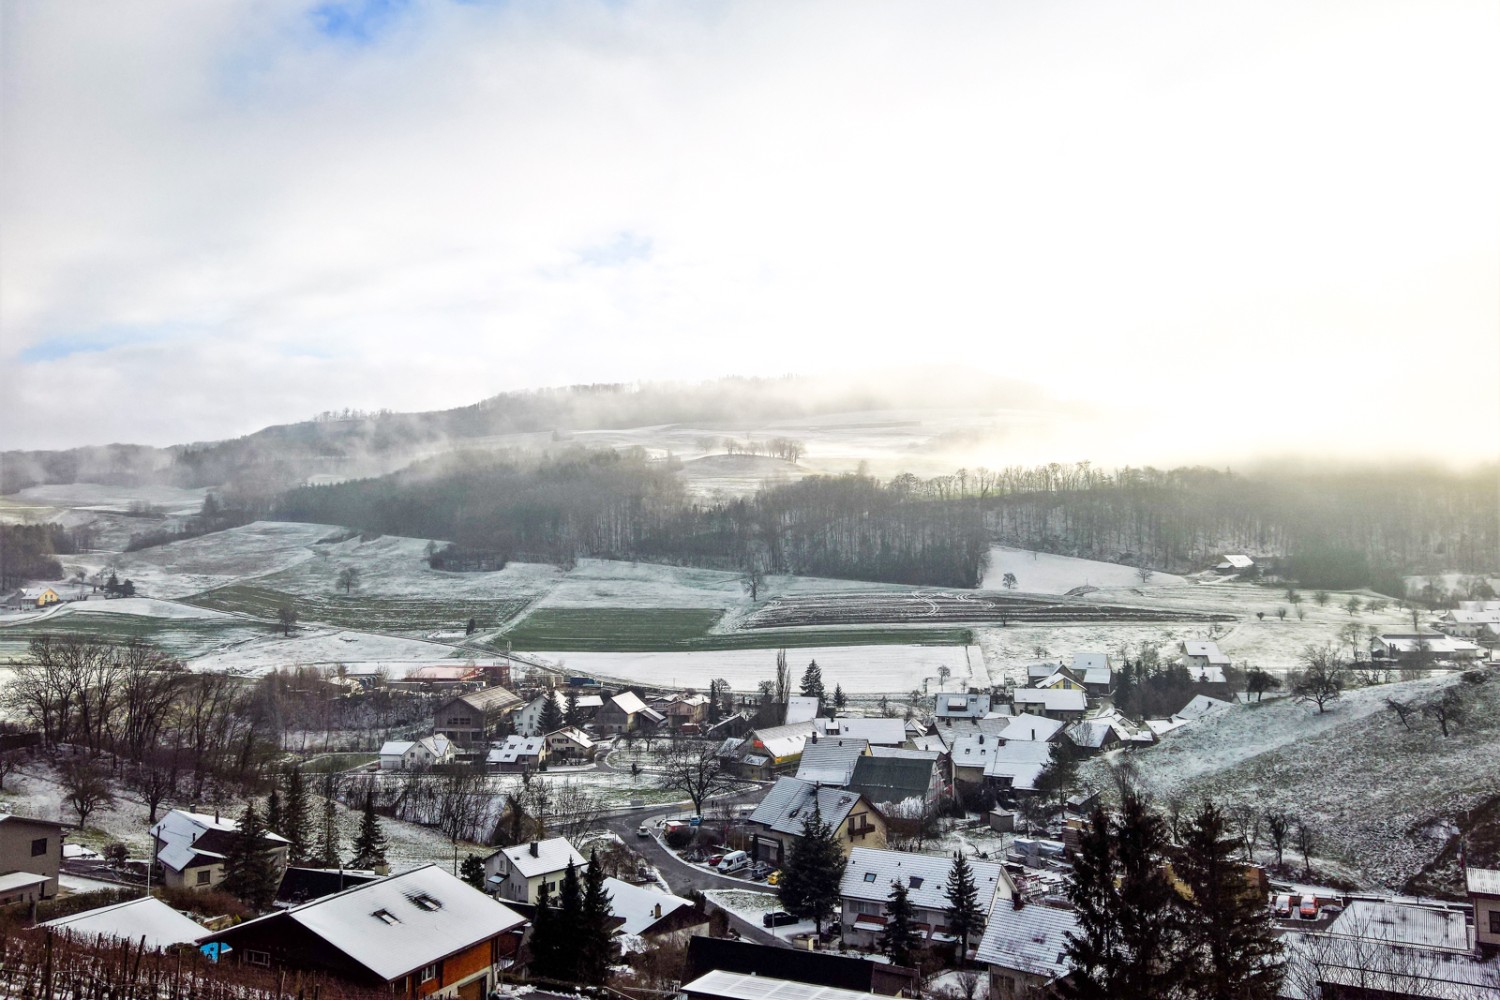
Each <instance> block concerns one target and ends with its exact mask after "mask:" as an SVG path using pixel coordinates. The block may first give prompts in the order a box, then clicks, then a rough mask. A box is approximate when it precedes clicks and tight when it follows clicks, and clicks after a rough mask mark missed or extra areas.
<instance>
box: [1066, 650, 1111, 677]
mask: <svg viewBox="0 0 1500 1000" xmlns="http://www.w3.org/2000/svg"><path fill="white" fill-rule="evenodd" d="M1090 670H1105V671H1108V670H1109V654H1108V653H1074V654H1073V672H1074V673H1075V674H1076V673H1080V672H1087V671H1090Z"/></svg>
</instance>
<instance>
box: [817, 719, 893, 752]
mask: <svg viewBox="0 0 1500 1000" xmlns="http://www.w3.org/2000/svg"><path fill="white" fill-rule="evenodd" d="M813 725H814V726H815V727H817V731H818V732H819V733H820V734H821V735H823V736H838V737H847V738H852V739H857V740H865V741H867V742H868V743H869V744H870V745H871V746H886V747H899V746H905V745H906V723H905V722H904V721H902V720H901V719H864V718H858V717H853V716H850V717H844V718H838V719H814V720H813Z"/></svg>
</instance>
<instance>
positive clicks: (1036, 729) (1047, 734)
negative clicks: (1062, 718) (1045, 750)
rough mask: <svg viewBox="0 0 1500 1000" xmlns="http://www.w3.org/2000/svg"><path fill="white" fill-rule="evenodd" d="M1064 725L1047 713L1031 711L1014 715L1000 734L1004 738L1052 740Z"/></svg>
mask: <svg viewBox="0 0 1500 1000" xmlns="http://www.w3.org/2000/svg"><path fill="white" fill-rule="evenodd" d="M1062 727H1063V723H1061V722H1059V721H1058V720H1056V719H1049V718H1047V717H1046V716H1045V715H1033V714H1032V713H1030V712H1022V713H1021V714H1020V715H1015V716H1012V717H1011V718H1010V720H1009V722H1008V723H1007V724H1006V726H1005V728H1004V729H1002V730H1000V732H999V734H998V735H999V736H1000V738H1001V739H1003V740H1040V741H1043V742H1045V741H1047V740H1050V739H1051V738H1052V737H1053V736H1054V735H1056V734H1057V731H1058V730H1059V729H1061V728H1062Z"/></svg>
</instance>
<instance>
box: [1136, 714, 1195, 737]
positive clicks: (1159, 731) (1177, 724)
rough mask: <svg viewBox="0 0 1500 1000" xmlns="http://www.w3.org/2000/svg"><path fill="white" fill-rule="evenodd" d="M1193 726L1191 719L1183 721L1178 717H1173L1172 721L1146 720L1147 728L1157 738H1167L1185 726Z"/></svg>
mask: <svg viewBox="0 0 1500 1000" xmlns="http://www.w3.org/2000/svg"><path fill="white" fill-rule="evenodd" d="M1192 724H1193V721H1192V720H1191V719H1183V718H1179V717H1177V716H1173V717H1172V718H1170V719H1147V720H1146V728H1147V729H1149V730H1151V732H1152V733H1154V734H1155V735H1157V736H1165V735H1166V734H1167V733H1170V732H1171V731H1172V730H1174V729H1181V728H1182V727H1183V726H1190V725H1192Z"/></svg>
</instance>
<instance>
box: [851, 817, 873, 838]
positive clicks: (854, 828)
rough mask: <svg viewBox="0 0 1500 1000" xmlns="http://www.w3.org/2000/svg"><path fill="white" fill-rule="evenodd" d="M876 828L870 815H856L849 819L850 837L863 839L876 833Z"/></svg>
mask: <svg viewBox="0 0 1500 1000" xmlns="http://www.w3.org/2000/svg"><path fill="white" fill-rule="evenodd" d="M874 829H875V827H874V826H873V825H872V824H871V823H870V814H869V813H855V814H854V815H853V816H850V817H849V836H851V837H863V836H864V835H865V834H867V833H871V832H872V831H874Z"/></svg>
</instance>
